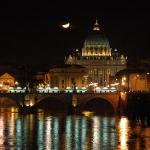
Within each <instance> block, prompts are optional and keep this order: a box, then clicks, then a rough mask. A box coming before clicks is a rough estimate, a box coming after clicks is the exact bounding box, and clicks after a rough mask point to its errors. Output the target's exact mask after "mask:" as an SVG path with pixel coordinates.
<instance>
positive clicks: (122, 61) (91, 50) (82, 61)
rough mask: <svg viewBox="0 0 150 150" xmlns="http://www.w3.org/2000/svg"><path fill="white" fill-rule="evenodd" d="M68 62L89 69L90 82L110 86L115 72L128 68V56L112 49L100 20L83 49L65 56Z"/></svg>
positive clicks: (113, 80)
mask: <svg viewBox="0 0 150 150" xmlns="http://www.w3.org/2000/svg"><path fill="white" fill-rule="evenodd" d="M65 63H66V64H77V65H82V66H84V67H85V68H87V70H88V74H87V76H88V81H89V83H91V82H93V83H98V86H108V85H110V84H111V83H114V82H115V74H116V73H117V72H118V71H120V70H122V69H125V68H126V64H127V57H125V56H124V55H122V54H120V53H119V52H118V51H117V50H116V49H115V50H112V48H111V47H110V44H109V40H108V39H107V37H106V36H105V35H104V34H102V33H101V30H100V26H99V24H98V21H97V20H96V23H95V24H94V27H93V31H92V33H91V34H90V35H89V36H87V38H86V39H85V41H84V44H83V48H82V50H81V51H78V50H76V52H74V53H73V54H72V55H69V56H67V57H66V58H65Z"/></svg>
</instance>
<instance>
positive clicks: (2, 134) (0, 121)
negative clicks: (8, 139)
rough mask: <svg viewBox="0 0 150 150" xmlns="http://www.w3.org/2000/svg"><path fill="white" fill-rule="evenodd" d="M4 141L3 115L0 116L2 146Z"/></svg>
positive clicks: (0, 145)
mask: <svg viewBox="0 0 150 150" xmlns="http://www.w3.org/2000/svg"><path fill="white" fill-rule="evenodd" d="M3 143H4V120H3V116H0V148H1V147H2V146H3Z"/></svg>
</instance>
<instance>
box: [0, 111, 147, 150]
mask: <svg viewBox="0 0 150 150" xmlns="http://www.w3.org/2000/svg"><path fill="white" fill-rule="evenodd" d="M131 122H132V123H131ZM11 148H12V149H39V150H40V149H41V150H42V149H47V150H53V149H54V150H59V149H61V150H73V149H74V150H101V149H104V150H105V149H106V150H149V149H150V128H149V127H143V126H142V125H141V124H140V123H136V122H134V123H133V121H129V120H128V119H127V118H126V117H122V118H120V119H118V118H117V117H102V116H90V117H85V116H65V117H64V116H53V115H47V114H45V113H44V112H41V113H37V114H34V115H33V114H26V115H21V114H19V113H11V112H10V111H9V112H6V113H0V150H1V149H2V150H3V149H11Z"/></svg>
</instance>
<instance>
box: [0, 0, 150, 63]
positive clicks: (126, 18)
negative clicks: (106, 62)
mask: <svg viewBox="0 0 150 150" xmlns="http://www.w3.org/2000/svg"><path fill="white" fill-rule="evenodd" d="M99 3H100V4H97V3H96V2H95V1H91V2H90V3H89V2H86V1H85V2H84V3H73V2H72V1H70V3H67V2H66V3H65V2H63V3H62V2H58V3H44V2H42V1H40V2H39V3H38V2H37V1H35V2H31V1H29V2H27V1H25V2H19V3H18V2H14V1H12V2H9V3H8V4H7V3H5V4H1V6H0V7H1V9H0V52H1V54H0V63H5V62H10V63H18V64H19V63H21V64H46V63H47V64H59V63H61V62H63V60H64V56H65V54H67V53H68V52H71V51H73V50H75V49H76V48H78V49H79V50H81V47H82V45H83V41H84V38H85V37H86V35H88V33H89V32H90V31H91V29H92V26H93V23H94V22H95V18H96V17H97V18H98V20H99V23H100V26H101V30H102V31H103V32H104V33H105V35H106V36H107V37H108V38H109V41H110V45H111V47H112V48H117V49H118V50H119V51H120V52H122V53H124V54H127V55H128V57H133V58H135V57H150V21H149V20H150V9H149V8H148V6H149V5H148V4H147V3H144V1H142V2H140V3H139V2H133V3H130V2H128V1H124V0H122V1H119V2H118V1H113V2H109V1H108V0H107V1H105V2H104V1H99ZM67 21H70V22H71V24H72V28H71V29H69V30H67V31H66V30H63V29H61V28H60V26H59V25H60V24H61V23H64V22H67Z"/></svg>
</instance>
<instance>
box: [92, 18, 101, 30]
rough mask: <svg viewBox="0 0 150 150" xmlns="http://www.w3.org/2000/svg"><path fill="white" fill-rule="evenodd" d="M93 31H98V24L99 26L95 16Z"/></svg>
mask: <svg viewBox="0 0 150 150" xmlns="http://www.w3.org/2000/svg"><path fill="white" fill-rule="evenodd" d="M93 31H100V26H99V23H98V20H97V18H96V21H95V24H94V26H93Z"/></svg>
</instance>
